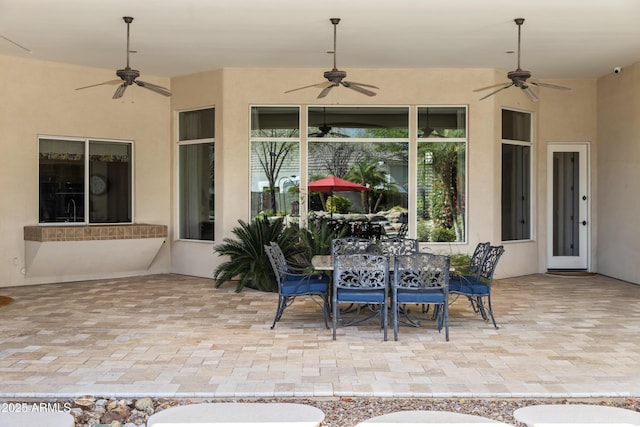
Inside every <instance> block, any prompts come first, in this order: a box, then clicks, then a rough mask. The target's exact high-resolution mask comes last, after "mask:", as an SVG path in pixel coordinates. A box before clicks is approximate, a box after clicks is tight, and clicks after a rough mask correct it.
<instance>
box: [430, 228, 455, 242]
mask: <svg viewBox="0 0 640 427" xmlns="http://www.w3.org/2000/svg"><path fill="white" fill-rule="evenodd" d="M430 241H431V242H455V241H456V232H455V230H453V229H452V228H445V227H440V226H435V227H433V228H432V229H431V240H430Z"/></svg>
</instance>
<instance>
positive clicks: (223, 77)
mask: <svg viewBox="0 0 640 427" xmlns="http://www.w3.org/2000/svg"><path fill="white" fill-rule="evenodd" d="M323 71H324V70H321V69H296V70H291V69H224V70H221V71H220V70H218V71H211V72H209V73H201V74H197V75H194V76H185V77H181V78H180V79H179V80H178V79H174V81H173V83H172V86H173V87H174V89H175V91H176V92H181V90H182V89H184V90H185V91H187V92H189V93H193V92H194V91H195V90H196V89H195V88H196V87H198V86H200V85H201V82H202V80H203V79H207V78H209V79H211V80H212V81H216V82H218V81H221V82H222V88H221V89H222V92H223V96H222V99H220V98H219V97H218V96H217V95H216V96H215V97H214V96H212V97H211V101H206V100H202V99H201V98H198V99H200V101H198V102H191V105H190V107H191V108H194V107H197V106H199V105H205V104H212V103H213V102H214V100H215V102H218V103H219V104H218V105H216V107H217V113H216V116H217V120H218V122H217V124H216V125H217V127H218V126H223V128H218V129H217V132H216V152H217V155H220V156H221V157H217V163H216V177H217V183H216V206H217V208H216V237H217V241H220V240H221V239H222V238H224V237H230V236H231V234H230V231H231V229H232V228H233V227H234V226H235V225H236V224H237V221H238V219H242V220H247V219H248V217H249V204H248V203H249V200H248V197H239V195H244V194H249V173H248V165H249V146H248V140H249V132H248V129H249V107H250V106H251V105H301V106H302V107H303V108H304V107H306V106H307V105H337V104H340V105H403V106H410V107H411V108H414V107H415V106H417V105H451V104H457V105H468V106H469V110H468V114H469V115H468V121H469V147H468V159H469V160H468V175H467V176H468V185H469V189H468V195H469V200H468V216H469V220H468V230H467V231H468V244H460V245H448V244H447V245H438V244H430V245H428V248H429V249H432V250H441V251H452V252H470V251H472V250H473V248H474V247H475V245H476V243H477V242H479V241H486V240H489V241H491V242H494V243H498V242H500V182H501V172H500V171H501V169H500V168H501V160H500V159H501V146H500V136H501V120H500V110H501V108H502V107H510V108H516V109H520V110H524V111H531V112H533V113H535V114H536V116H535V122H534V123H535V125H536V129H535V137H536V142H535V144H534V153H535V156H534V182H535V187H536V188H535V191H534V194H537V195H538V196H537V197H536V200H534V206H535V209H536V211H535V213H534V219H535V220H536V227H535V228H536V229H535V234H534V238H533V239H532V240H531V241H527V242H518V243H506V246H507V252H506V253H505V255H504V257H503V260H502V261H501V263H500V264H499V269H498V271H497V273H496V275H497V276H498V277H500V276H503V277H504V276H517V275H524V274H531V273H536V272H540V271H545V270H546V266H545V263H544V262H545V259H546V258H545V256H546V253H545V252H544V251H545V248H544V247H543V248H542V249H540V239H541V237H542V242H543V244H544V242H545V240H544V236H541V235H540V230H541V229H542V230H544V228H543V227H544V224H546V222H545V221H546V210H545V209H546V204H544V203H541V202H540V201H539V200H543V199H544V197H543V195H544V189H545V188H546V187H545V186H544V185H545V184H544V183H545V182H546V181H542V182H540V179H542V178H541V177H542V176H543V175H544V171H545V170H546V169H545V168H543V169H542V172H540V171H539V170H538V168H539V167H540V165H541V164H542V165H544V162H546V158H545V157H544V156H545V153H546V141H548V140H550V139H553V138H560V139H562V140H572V141H574V140H587V141H594V140H595V126H594V124H593V123H594V122H595V108H594V105H595V81H573V80H567V81H557V82H556V83H557V84H563V85H567V86H571V87H572V88H574V91H573V92H570V93H569V96H568V97H564V98H563V96H566V95H567V93H566V92H558V93H556V92H555V91H552V90H548V89H546V90H545V89H543V90H542V91H541V92H542V93H541V95H540V96H541V98H542V99H543V101H542V102H541V103H535V104H534V103H531V102H530V101H529V100H528V98H527V97H526V96H525V95H524V94H523V93H521V92H520V91H518V90H516V89H510V90H506V91H503V92H501V93H500V94H499V95H498V96H496V97H492V98H489V99H487V100H484V101H480V100H479V98H480V97H481V96H482V93H477V92H473V90H474V89H476V88H479V87H483V86H488V85H491V84H495V83H496V82H502V81H504V79H505V73H504V72H501V71H495V70H486V69H478V70H470V69H467V70H458V69H428V70H404V69H403V70H394V69H382V70H362V69H356V70H349V71H348V74H349V77H348V79H353V80H354V81H358V82H364V83H370V84H374V85H376V86H378V87H380V89H379V90H377V92H378V94H377V96H375V97H367V96H363V95H362V94H359V93H357V92H355V91H351V90H348V89H346V88H342V87H341V88H336V89H333V90H332V91H331V93H330V94H329V95H328V96H327V97H326V98H324V99H320V100H319V99H317V98H316V97H317V95H318V93H319V89H317V88H308V89H304V90H300V91H296V92H292V93H285V91H287V90H289V89H293V88H298V87H301V86H305V85H309V84H313V83H320V82H322V81H323V78H322V73H323ZM216 84H217V83H216ZM187 98H188V97H187ZM189 102H190V101H189V100H187V104H189ZM542 103H544V104H545V109H544V110H540V108H541V107H540V105H541V104H542ZM181 105H182V103H181ZM565 111H569V112H568V113H567V114H565V116H566V118H567V119H568V120H569V123H565V122H562V121H561V120H559V119H560V118H561V116H562V114H560V112H565ZM220 120H222V123H221V122H220ZM303 125H304V124H303ZM414 125H415V124H413V123H412V124H411V125H410V126H414ZM301 155H302V158H303V159H304V158H305V152H304V147H303V151H302V152H301ZM220 161H222V163H220ZM410 175H411V176H412V177H413V176H415V169H414V167H413V166H410ZM305 178H306V177H304V176H303V177H302V179H303V180H304V179H305ZM544 179H545V180H546V177H545V178H544ZM218 184H220V185H218ZM539 190H542V192H541V191H539ZM413 207H415V206H413ZM410 208H412V206H410ZM414 220H415V219H414ZM541 227H542V228H541ZM425 248H426V247H425ZM208 249H209V248H206V249H204V250H198V252H199V253H202V256H199V257H198V259H204V258H203V257H206V256H207V254H206V252H203V251H206V250H208ZM185 253H186V252H185ZM220 261H221V260H220V259H219V258H217V257H216V256H214V257H212V258H211V262H212V265H211V268H207V269H206V273H207V274H210V272H211V271H212V269H213V268H215V265H217V264H218V263H219V262H220ZM184 262H186V259H185V261H184ZM180 264H181V267H180V268H182V265H184V264H183V262H182V261H181V262H180ZM174 266H176V262H175V260H174Z"/></svg>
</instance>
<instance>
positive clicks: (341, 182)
mask: <svg viewBox="0 0 640 427" xmlns="http://www.w3.org/2000/svg"><path fill="white" fill-rule="evenodd" d="M307 189H308V190H309V191H314V192H317V193H333V192H334V191H368V190H370V188H369V187H365V186H364V185H362V184H358V183H356V182H351V181H347V180H346V179H342V178H338V177H337V176H333V175H331V176H328V177H326V178H322V179H319V180H317V181H311V182H310V183H308V184H307Z"/></svg>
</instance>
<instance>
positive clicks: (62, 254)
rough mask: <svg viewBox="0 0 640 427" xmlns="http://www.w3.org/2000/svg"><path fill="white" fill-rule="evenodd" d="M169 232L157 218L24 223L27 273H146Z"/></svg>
mask: <svg viewBox="0 0 640 427" xmlns="http://www.w3.org/2000/svg"><path fill="white" fill-rule="evenodd" d="M167 232H168V230H167V226H166V225H155V224H126V225H123V224H118V225H78V226H37V225H36V226H26V227H24V241H25V242H24V244H25V260H26V271H25V275H26V276H27V277H41V278H50V280H51V281H56V282H58V281H72V280H84V279H89V278H101V277H116V276H125V275H133V274H144V273H145V272H146V271H147V270H148V269H149V267H150V266H151V264H152V263H153V260H154V259H155V258H156V256H157V255H158V253H159V251H160V249H161V248H162V245H163V244H164V243H165V241H166V238H167ZM47 281H49V280H47Z"/></svg>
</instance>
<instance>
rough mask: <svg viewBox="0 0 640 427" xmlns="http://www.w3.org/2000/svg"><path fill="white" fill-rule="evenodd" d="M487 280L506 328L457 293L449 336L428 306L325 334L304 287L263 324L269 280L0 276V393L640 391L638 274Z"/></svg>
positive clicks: (271, 308)
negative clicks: (241, 285)
mask: <svg viewBox="0 0 640 427" xmlns="http://www.w3.org/2000/svg"><path fill="white" fill-rule="evenodd" d="M494 283H495V284H494V288H493V293H492V295H493V306H494V312H495V314H496V320H497V322H498V324H499V326H500V329H499V330H495V329H494V328H493V327H492V325H491V324H490V323H488V322H485V321H483V320H482V319H481V318H480V316H479V315H477V314H475V313H473V311H472V310H471V309H470V307H469V306H468V303H467V302H466V300H464V299H463V298H460V299H458V300H457V301H456V302H455V303H454V304H452V305H451V308H450V341H449V342H445V340H444V333H438V331H437V329H436V327H435V324H434V322H433V321H431V320H428V319H427V320H424V321H423V322H422V323H423V326H422V327H421V328H412V327H406V326H405V327H401V329H400V335H399V340H398V341H397V342H394V341H393V340H390V341H387V342H383V340H382V333H381V332H380V331H379V330H378V328H377V324H376V322H375V321H373V322H371V323H369V324H364V325H360V326H357V327H347V328H344V327H340V328H339V329H338V337H337V340H336V341H333V340H332V339H331V332H330V331H329V330H327V329H325V328H324V325H323V322H322V316H321V313H320V310H319V308H318V306H317V305H315V304H313V303H312V302H310V301H309V300H298V301H296V302H295V303H294V305H293V306H292V307H290V308H289V309H288V310H287V311H285V313H284V316H283V318H282V320H281V321H280V322H279V323H278V324H277V326H276V328H275V329H274V330H271V329H270V326H271V323H272V321H273V315H274V312H275V308H276V302H277V295H276V294H269V293H263V292H258V291H254V290H251V289H245V290H244V291H243V292H241V293H236V292H235V287H234V286H233V285H225V286H223V287H222V288H220V289H215V288H214V283H213V281H212V280H210V279H204V278H195V277H188V276H180V275H170V274H168V275H155V276H145V277H135V278H126V279H115V280H97V281H85V282H75V283H60V284H49V285H36V286H26V287H12V288H0V294H2V295H7V296H10V297H12V298H14V302H13V303H12V304H10V305H5V306H1V307H0V397H3V398H15V397H41V398H45V397H72V396H79V395H85V394H92V395H109V396H121V397H127V396H131V397H135V396H156V397H238V398H239V397H333V396H378V397H534V398H535V397H625V396H635V397H637V396H640V286H638V285H633V284H629V283H625V282H621V281H618V280H614V279H611V278H607V277H603V276H592V277H558V276H551V275H546V274H539V275H531V276H525V277H517V278H510V279H500V280H496V281H495V282H494ZM390 337H393V334H392V333H390Z"/></svg>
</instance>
